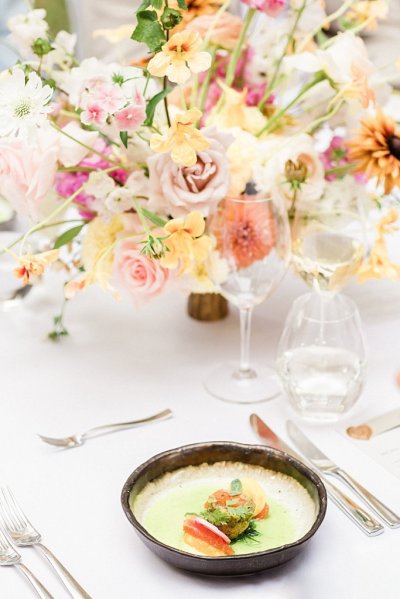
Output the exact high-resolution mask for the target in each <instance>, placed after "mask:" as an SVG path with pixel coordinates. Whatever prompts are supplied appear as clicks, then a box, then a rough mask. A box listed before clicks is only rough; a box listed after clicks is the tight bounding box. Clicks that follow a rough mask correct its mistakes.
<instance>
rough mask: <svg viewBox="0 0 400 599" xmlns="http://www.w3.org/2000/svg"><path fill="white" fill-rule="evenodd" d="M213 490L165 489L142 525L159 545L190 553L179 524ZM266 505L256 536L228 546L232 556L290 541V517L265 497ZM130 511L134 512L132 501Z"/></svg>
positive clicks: (205, 486) (200, 485)
mask: <svg viewBox="0 0 400 599" xmlns="http://www.w3.org/2000/svg"><path fill="white" fill-rule="evenodd" d="M215 490H216V486H215V483H214V484H212V483H207V482H203V481H197V482H196V483H194V482H192V483H191V484H190V485H187V486H185V485H179V486H178V487H177V488H172V489H168V490H167V491H165V492H163V493H160V495H159V496H157V497H155V498H154V500H153V501H152V502H151V503H150V504H149V506H148V507H147V509H146V510H145V511H144V513H143V518H142V525H143V526H144V528H145V529H146V530H147V531H148V532H149V533H150V534H151V535H153V537H155V538H156V539H157V540H159V541H161V542H162V543H165V544H166V545H170V546H171V547H175V548H176V549H181V550H183V551H189V552H190V553H194V550H193V548H191V547H189V546H188V545H186V544H185V543H184V541H183V530H182V525H183V521H184V519H185V515H186V514H187V513H197V514H198V513H199V512H201V511H202V509H203V505H204V502H205V501H206V499H207V497H208V496H209V495H211V493H213V492H214V491H215ZM267 503H268V505H269V508H270V511H269V515H268V517H267V518H266V519H265V520H257V521H256V528H257V531H258V532H259V533H260V534H259V536H257V537H256V538H254V539H243V540H240V541H237V542H236V543H234V544H233V545H232V547H233V548H234V551H235V554H236V555H241V554H244V553H254V552H256V551H266V550H267V549H272V548H274V547H280V546H281V545H285V544H287V543H290V542H292V541H293V540H294V537H295V527H294V525H293V521H292V515H291V514H290V513H289V511H288V510H287V509H286V508H285V507H284V506H283V505H282V504H280V503H279V502H278V501H276V500H274V499H272V498H270V497H267ZM131 509H132V511H134V505H133V502H132V500H131Z"/></svg>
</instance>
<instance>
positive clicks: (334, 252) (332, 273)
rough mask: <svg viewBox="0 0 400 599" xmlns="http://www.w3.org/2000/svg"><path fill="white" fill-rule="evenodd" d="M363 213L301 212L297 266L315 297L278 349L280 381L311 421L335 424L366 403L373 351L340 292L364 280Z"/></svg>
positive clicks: (302, 303) (294, 313)
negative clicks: (362, 399)
mask: <svg viewBox="0 0 400 599" xmlns="http://www.w3.org/2000/svg"><path fill="white" fill-rule="evenodd" d="M365 222H366V221H365V218H364V215H363V212H362V209H361V208H360V207H359V206H357V205H356V206H352V208H351V209H350V208H349V209H348V210H339V211H334V210H327V209H321V207H320V206H316V207H315V206H311V207H310V206H306V207H303V208H302V207H300V208H297V209H296V214H295V218H294V222H293V225H292V264H293V266H294V268H295V270H296V271H297V273H298V274H299V275H300V276H301V277H302V279H303V280H304V281H305V282H306V283H307V285H308V286H309V287H311V288H312V289H313V290H314V293H312V294H307V295H305V296H303V297H301V298H299V299H298V300H297V301H296V302H295V303H294V305H293V308H292V310H291V312H290V314H289V316H288V318H287V320H286V323H285V327H284V332H283V335H282V338H281V341H280V344H279V349H278V374H279V376H280V378H281V380H282V383H283V386H284V388H285V390H286V393H287V395H288V397H289V401H290V402H291V404H292V406H293V407H294V408H295V409H296V410H297V411H298V413H299V414H301V415H302V416H303V417H305V418H308V419H314V420H335V419H337V418H338V417H339V416H340V415H341V414H342V413H344V412H346V411H347V410H348V409H349V408H350V407H351V406H352V405H353V404H354V402H355V401H356V400H357V398H358V397H359V395H360V393H361V390H362V386H363V382H364V378H365V363H366V356H365V345H364V339H363V335H362V329H361V320H360V316H359V314H358V310H357V307H356V305H355V304H354V302H352V301H351V300H350V299H349V298H346V297H344V296H342V295H341V294H340V293H339V291H340V290H341V289H342V288H343V287H344V285H345V284H346V283H347V282H348V281H349V279H350V278H351V277H352V276H353V275H355V274H356V272H357V270H358V269H359V267H360V265H361V263H362V261H363V258H364V255H365V252H366V247H367V243H366V228H365Z"/></svg>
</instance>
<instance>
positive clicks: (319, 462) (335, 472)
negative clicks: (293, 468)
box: [287, 420, 400, 528]
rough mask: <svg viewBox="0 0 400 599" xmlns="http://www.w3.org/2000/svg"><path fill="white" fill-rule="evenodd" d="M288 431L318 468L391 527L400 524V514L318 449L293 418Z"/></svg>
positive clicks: (302, 451) (295, 442)
mask: <svg viewBox="0 0 400 599" xmlns="http://www.w3.org/2000/svg"><path fill="white" fill-rule="evenodd" d="M287 431H288V434H289V437H290V439H291V440H292V441H293V443H294V444H295V445H296V447H297V449H299V450H300V451H301V453H303V454H304V455H305V456H306V457H307V459H308V460H309V461H310V462H311V463H312V464H313V465H314V466H315V467H316V468H318V469H319V470H321V472H323V473H324V474H326V475H328V476H333V477H335V478H336V479H337V480H340V481H342V482H343V483H344V484H345V485H347V487H348V488H349V489H351V490H352V491H353V492H354V493H355V494H356V495H358V497H360V499H362V500H363V501H364V502H365V503H366V504H367V505H368V506H369V507H370V508H371V509H373V510H374V512H375V513H376V514H378V516H379V517H380V518H382V520H383V521H384V522H385V523H386V524H387V525H388V526H390V527H391V528H396V527H397V526H400V516H398V515H397V514H395V512H393V511H392V510H391V509H390V508H388V507H387V506H386V505H385V504H384V503H382V501H380V500H379V499H378V498H377V497H375V495H373V494H372V493H371V492H370V491H368V490H367V489H366V488H365V487H363V486H362V485H360V483H358V482H357V481H356V480H355V479H354V478H353V477H352V476H350V474H348V473H347V472H346V471H345V470H343V469H342V468H340V467H339V466H337V465H336V464H335V463H334V462H332V460H330V459H329V458H328V456H326V455H325V454H324V453H323V452H322V451H321V450H320V449H318V447H316V446H315V445H314V444H313V443H312V442H311V441H310V440H309V439H308V437H306V435H305V434H304V433H303V432H302V431H301V430H300V429H299V428H298V427H297V426H296V424H295V423H294V422H292V421H291V420H288V421H287Z"/></svg>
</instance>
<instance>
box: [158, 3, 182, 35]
mask: <svg viewBox="0 0 400 599" xmlns="http://www.w3.org/2000/svg"><path fill="white" fill-rule="evenodd" d="M182 19H183V17H182V13H181V12H180V11H179V10H176V9H175V8H169V7H168V6H167V7H166V8H165V10H164V12H163V14H162V15H161V17H160V21H161V23H162V25H163V27H164V29H174V27H176V26H177V25H179V23H180V22H181V21H182Z"/></svg>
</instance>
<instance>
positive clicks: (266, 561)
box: [121, 442, 326, 576]
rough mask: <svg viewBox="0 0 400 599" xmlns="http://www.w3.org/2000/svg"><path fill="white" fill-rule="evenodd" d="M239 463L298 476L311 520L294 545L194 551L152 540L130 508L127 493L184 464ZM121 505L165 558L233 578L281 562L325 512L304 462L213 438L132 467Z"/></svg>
mask: <svg viewBox="0 0 400 599" xmlns="http://www.w3.org/2000/svg"><path fill="white" fill-rule="evenodd" d="M222 461H229V462H242V463H244V464H253V465H257V466H263V467H264V468H268V469H270V470H274V471H276V472H281V473H283V474H287V475H289V476H291V477H293V478H294V479H295V480H297V481H298V482H299V483H300V484H301V485H302V486H303V487H304V488H305V489H306V490H307V491H308V493H309V495H310V496H311V498H312V500H313V502H314V504H315V508H316V509H315V514H316V516H315V521H314V523H313V525H312V527H311V528H310V530H309V531H308V532H307V533H306V534H305V535H304V536H303V537H302V538H301V539H298V540H297V541H295V542H293V543H289V544H287V545H283V546H281V547H276V548H274V549H270V550H268V551H260V552H257V553H249V554H247V555H233V556H224V557H206V556H204V557H203V556H199V555H194V554H191V553H187V552H185V551H181V550H179V549H175V548H173V547H170V546H169V545H165V544H164V543H161V542H160V541H158V540H157V539H155V538H154V537H153V536H152V535H151V534H149V533H148V532H147V530H146V529H145V528H144V527H143V526H142V525H141V524H140V523H139V522H138V520H137V519H136V518H135V516H134V514H133V513H132V511H131V509H130V507H129V497H130V495H131V494H133V497H136V496H137V495H138V494H139V493H140V492H141V491H142V489H143V488H144V487H145V486H146V485H147V483H149V482H150V481H152V480H154V479H156V478H158V477H159V476H162V475H163V474H165V473H166V472H172V471H174V470H177V469H178V468H183V467H185V466H199V465H201V464H204V463H207V464H214V463H215V462H222ZM121 500H122V507H123V509H124V512H125V514H126V516H127V518H128V520H129V522H130V523H131V524H132V526H133V527H134V528H135V530H136V532H137V533H138V534H139V536H140V538H141V539H142V541H143V542H144V543H145V545H147V547H149V548H150V549H151V550H152V551H153V552H154V553H155V554H156V555H158V556H159V557H161V558H162V559H164V560H165V561H166V562H168V563H170V564H172V565H173V566H176V567H178V568H183V569H184V570H190V571H192V572H197V573H200V574H209V575H213V576H235V575H242V574H252V573H255V572H260V571H262V570H266V569H268V568H273V567H275V566H280V565H281V564H283V563H285V562H287V561H289V560H291V559H292V558H294V557H295V556H296V555H297V554H298V553H299V552H300V551H301V550H302V548H303V547H304V546H305V545H306V543H307V542H308V541H309V540H310V539H311V537H312V536H313V535H314V534H315V533H316V531H317V530H318V528H319V527H320V525H321V523H322V521H323V519H324V517H325V512H326V491H325V487H324V485H323V483H322V481H321V479H320V478H319V477H318V476H317V474H315V472H313V471H312V470H310V469H309V468H307V466H305V465H304V464H303V463H301V462H299V461H298V460H296V459H295V458H293V457H292V456H290V455H289V454H287V453H284V452H282V451H278V450H276V449H272V448H271V447H267V446H265V445H243V444H241V443H230V442H215V443H197V444H194V445H185V446H183V447H178V448H176V449H171V450H169V451H165V452H163V453H160V454H158V455H156V456H154V457H152V458H151V459H150V460H148V461H147V462H145V463H144V464H142V465H141V466H139V467H138V468H136V470H134V472H132V474H131V475H130V477H129V478H128V480H127V481H126V483H125V485H124V488H123V489H122V496H121Z"/></svg>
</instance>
